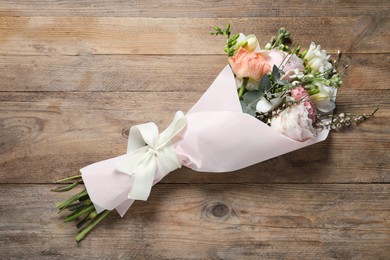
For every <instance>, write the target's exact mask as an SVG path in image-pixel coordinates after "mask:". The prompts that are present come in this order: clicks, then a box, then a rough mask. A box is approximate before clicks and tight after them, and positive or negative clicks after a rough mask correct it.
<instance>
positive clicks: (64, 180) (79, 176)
mask: <svg viewBox="0 0 390 260" xmlns="http://www.w3.org/2000/svg"><path fill="white" fill-rule="evenodd" d="M79 178H81V175H75V176H71V177H68V178H65V179H62V180H59V181H56V183H62V182H66V181H70V180H74V179H79Z"/></svg>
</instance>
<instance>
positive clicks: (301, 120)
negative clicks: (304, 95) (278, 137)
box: [271, 103, 316, 142]
mask: <svg viewBox="0 0 390 260" xmlns="http://www.w3.org/2000/svg"><path fill="white" fill-rule="evenodd" d="M312 123H313V122H312V121H311V119H310V118H309V113H308V111H307V110H306V108H305V106H304V105H303V103H301V104H299V105H295V106H292V107H288V108H286V109H285V110H283V111H282V112H281V113H280V114H279V115H277V116H274V117H273V118H272V119H271V128H273V129H275V130H277V131H278V132H280V133H282V134H284V135H286V136H288V137H290V138H292V139H294V140H296V141H300V142H303V141H306V140H309V139H311V138H313V137H315V136H316V132H315V129H314V128H313V126H312Z"/></svg>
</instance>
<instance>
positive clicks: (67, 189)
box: [51, 181, 80, 192]
mask: <svg viewBox="0 0 390 260" xmlns="http://www.w3.org/2000/svg"><path fill="white" fill-rule="evenodd" d="M79 184H80V181H75V182H73V183H72V184H70V185H68V186H65V187H60V188H57V189H52V190H51V191H54V192H64V191H69V190H71V189H73V188H74V187H76V186H77V185H79Z"/></svg>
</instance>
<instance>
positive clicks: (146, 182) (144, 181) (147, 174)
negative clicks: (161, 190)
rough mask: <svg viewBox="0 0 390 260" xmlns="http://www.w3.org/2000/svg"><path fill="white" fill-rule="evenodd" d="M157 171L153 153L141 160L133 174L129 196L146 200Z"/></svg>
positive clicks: (133, 198)
mask: <svg viewBox="0 0 390 260" xmlns="http://www.w3.org/2000/svg"><path fill="white" fill-rule="evenodd" d="M156 171H157V162H156V159H155V158H154V156H153V155H151V156H149V158H147V159H145V160H144V161H143V162H141V163H140V164H139V165H138V166H137V168H136V172H135V174H134V175H133V176H134V179H133V180H134V181H133V185H132V186H133V187H132V189H131V190H130V192H129V196H128V198H129V199H132V200H143V201H146V200H147V199H148V197H149V195H150V191H151V189H152V185H153V180H154V176H155V174H156Z"/></svg>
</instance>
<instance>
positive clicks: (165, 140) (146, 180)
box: [116, 111, 187, 200]
mask: <svg viewBox="0 0 390 260" xmlns="http://www.w3.org/2000/svg"><path fill="white" fill-rule="evenodd" d="M186 125H187V119H186V118H185V116H184V113H183V112H181V111H178V112H176V115H175V118H174V119H173V122H172V123H171V124H170V125H169V126H168V128H167V129H165V130H164V131H163V132H162V133H161V134H159V133H158V128H157V126H156V124H154V123H146V124H141V125H137V126H133V127H131V128H130V133H129V141H128V145H127V155H126V156H125V158H124V159H123V160H121V161H120V162H119V163H118V164H117V166H116V169H117V170H118V171H121V172H123V173H126V174H128V175H130V176H132V175H133V176H134V181H133V185H132V188H131V189H130V192H129V195H128V198H129V199H133V200H147V199H148V197H149V194H150V191H151V189H152V185H153V180H154V177H155V174H156V172H157V170H158V171H159V172H160V173H161V174H162V175H163V176H162V177H164V176H165V175H167V174H168V173H169V172H171V171H173V170H176V169H178V168H180V167H181V162H180V161H179V159H178V157H177V155H176V152H175V149H174V147H173V145H172V142H171V140H172V139H173V138H174V137H175V136H176V135H177V134H179V133H180V132H181V130H183V129H184V128H185V126H186Z"/></svg>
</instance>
